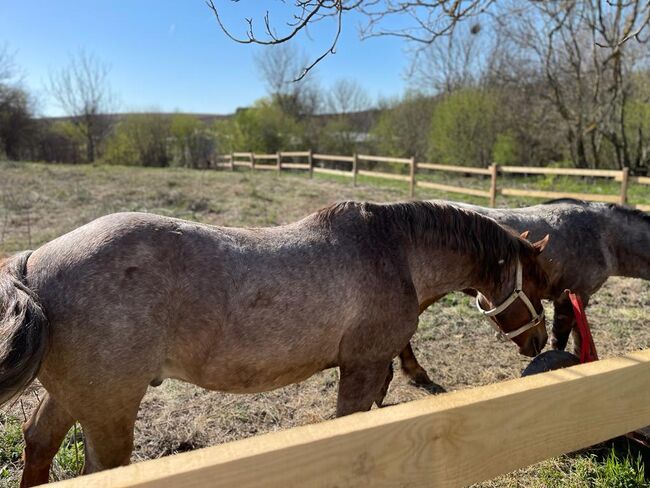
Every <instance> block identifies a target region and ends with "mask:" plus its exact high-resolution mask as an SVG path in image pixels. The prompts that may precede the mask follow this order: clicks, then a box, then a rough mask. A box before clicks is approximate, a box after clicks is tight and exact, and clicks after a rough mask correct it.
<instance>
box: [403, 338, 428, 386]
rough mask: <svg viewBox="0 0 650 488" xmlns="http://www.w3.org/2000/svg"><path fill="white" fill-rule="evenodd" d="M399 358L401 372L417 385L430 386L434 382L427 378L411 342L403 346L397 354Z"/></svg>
mask: <svg viewBox="0 0 650 488" xmlns="http://www.w3.org/2000/svg"><path fill="white" fill-rule="evenodd" d="M399 359H400V362H401V364H402V372H403V373H404V374H405V375H406V376H407V377H408V378H409V379H410V380H411V382H412V383H413V384H415V385H417V386H432V385H433V384H434V383H433V381H431V379H430V378H429V375H428V374H427V372H426V370H425V369H424V368H423V367H422V366H420V363H418V360H417V358H416V357H415V353H414V352H413V347H411V343H410V342H409V343H408V345H407V346H406V347H405V348H404V350H403V351H402V352H401V353H400V354H399Z"/></svg>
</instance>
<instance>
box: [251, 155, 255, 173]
mask: <svg viewBox="0 0 650 488" xmlns="http://www.w3.org/2000/svg"><path fill="white" fill-rule="evenodd" d="M250 158H251V171H255V153H253V152H252V153H251V155H250Z"/></svg>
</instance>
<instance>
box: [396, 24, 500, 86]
mask: <svg viewBox="0 0 650 488" xmlns="http://www.w3.org/2000/svg"><path fill="white" fill-rule="evenodd" d="M480 31H481V29H479V28H477V27H475V26H472V27H469V28H467V27H465V26H463V27H460V28H458V29H456V32H455V33H454V34H450V35H448V36H446V37H445V38H441V39H439V41H438V42H435V43H432V44H428V45H426V46H425V47H424V48H416V49H415V50H414V52H413V56H412V63H411V67H410V69H409V70H408V72H407V78H408V80H409V82H410V84H411V85H413V86H414V87H416V88H417V89H418V90H419V91H423V92H425V93H432V94H444V93H451V92H452V91H454V90H457V89H459V88H466V87H470V86H476V85H478V84H479V82H480V80H481V79H482V78H483V77H484V75H485V74H486V71H487V70H488V67H489V66H488V65H489V62H490V53H491V52H493V47H494V44H496V43H495V42H492V40H490V39H488V38H487V36H482V35H481V33H480Z"/></svg>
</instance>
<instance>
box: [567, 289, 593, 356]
mask: <svg viewBox="0 0 650 488" xmlns="http://www.w3.org/2000/svg"><path fill="white" fill-rule="evenodd" d="M565 291H566V293H568V294H569V299H570V300H571V305H573V315H575V318H576V327H577V329H578V333H579V334H580V338H581V339H582V341H581V345H580V362H581V363H589V362H591V361H597V360H598V353H597V352H596V345H595V344H594V339H593V337H592V336H591V330H589V323H588V322H587V315H586V314H585V307H584V306H583V305H582V299H581V298H580V296H579V295H576V294H575V293H572V292H571V291H570V290H565Z"/></svg>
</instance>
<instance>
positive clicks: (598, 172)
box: [499, 166, 621, 178]
mask: <svg viewBox="0 0 650 488" xmlns="http://www.w3.org/2000/svg"><path fill="white" fill-rule="evenodd" d="M499 171H500V172H502V173H521V174H539V175H565V176H598V177H603V178H616V177H619V178H620V177H621V171H618V170H610V169H580V168H536V167H531V166H499Z"/></svg>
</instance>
